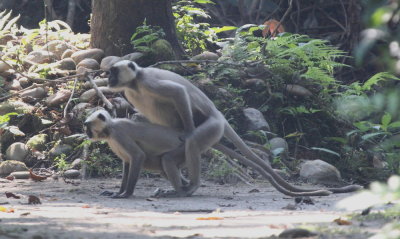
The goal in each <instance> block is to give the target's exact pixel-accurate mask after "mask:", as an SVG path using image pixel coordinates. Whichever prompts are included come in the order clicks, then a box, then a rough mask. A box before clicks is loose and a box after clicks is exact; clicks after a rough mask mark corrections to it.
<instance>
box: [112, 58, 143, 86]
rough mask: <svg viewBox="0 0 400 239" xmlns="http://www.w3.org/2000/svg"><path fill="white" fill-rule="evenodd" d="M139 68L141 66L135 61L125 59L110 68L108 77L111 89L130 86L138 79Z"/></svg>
mask: <svg viewBox="0 0 400 239" xmlns="http://www.w3.org/2000/svg"><path fill="white" fill-rule="evenodd" d="M139 69H140V67H139V66H138V65H137V64H136V63H135V62H133V61H128V60H123V61H119V62H117V63H115V64H114V65H113V66H112V67H111V68H110V76H109V79H108V85H109V87H110V89H111V90H113V91H122V90H124V87H127V86H129V85H130V84H131V83H132V81H133V80H135V79H136V75H137V72H138V70H139Z"/></svg>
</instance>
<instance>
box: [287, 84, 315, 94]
mask: <svg viewBox="0 0 400 239" xmlns="http://www.w3.org/2000/svg"><path fill="white" fill-rule="evenodd" d="M286 91H287V92H288V93H290V94H292V95H295V96H302V97H309V96H312V93H311V91H309V90H308V89H306V88H304V87H303V86H301V85H291V84H287V85H286Z"/></svg>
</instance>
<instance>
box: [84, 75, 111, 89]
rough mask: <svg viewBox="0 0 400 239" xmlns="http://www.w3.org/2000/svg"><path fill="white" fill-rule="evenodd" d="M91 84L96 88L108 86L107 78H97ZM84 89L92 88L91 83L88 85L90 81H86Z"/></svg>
mask: <svg viewBox="0 0 400 239" xmlns="http://www.w3.org/2000/svg"><path fill="white" fill-rule="evenodd" d="M93 82H94V83H95V84H96V85H97V86H107V85H108V78H97V79H94V80H93ZM84 87H85V88H86V89H88V88H93V87H92V83H90V81H86V82H85V84H84Z"/></svg>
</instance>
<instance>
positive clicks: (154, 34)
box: [131, 19, 165, 53]
mask: <svg viewBox="0 0 400 239" xmlns="http://www.w3.org/2000/svg"><path fill="white" fill-rule="evenodd" d="M164 37H165V33H164V31H163V30H162V29H161V27H159V26H151V25H147V24H146V19H145V20H144V22H143V25H141V26H139V27H137V28H136V30H135V33H134V34H133V35H132V37H131V44H132V45H133V47H134V48H135V50H137V51H140V52H143V53H149V52H151V51H152V50H151V44H153V43H154V42H155V41H157V40H159V39H163V38H164Z"/></svg>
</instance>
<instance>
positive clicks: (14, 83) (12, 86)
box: [5, 79, 22, 91]
mask: <svg viewBox="0 0 400 239" xmlns="http://www.w3.org/2000/svg"><path fill="white" fill-rule="evenodd" d="M5 89H6V90H15V91H18V90H22V86H21V84H20V83H19V81H18V80H17V79H13V80H11V81H10V82H7V81H6V84H5Z"/></svg>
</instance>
